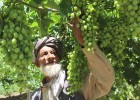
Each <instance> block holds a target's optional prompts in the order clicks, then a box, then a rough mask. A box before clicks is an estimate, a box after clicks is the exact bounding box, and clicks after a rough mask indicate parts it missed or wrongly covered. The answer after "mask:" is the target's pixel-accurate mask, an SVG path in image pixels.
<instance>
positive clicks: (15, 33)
mask: <svg viewBox="0 0 140 100" xmlns="http://www.w3.org/2000/svg"><path fill="white" fill-rule="evenodd" d="M6 4H7V5H6ZM6 4H5V6H4V7H3V11H5V12H3V18H4V28H3V37H2V41H1V48H2V49H3V51H2V52H3V54H4V56H5V57H4V62H6V64H8V65H10V66H16V68H17V69H21V68H23V67H26V66H27V65H29V64H31V62H32V57H33V56H32V50H33V42H32V39H31V38H32V30H31V29H30V27H29V25H28V23H27V22H28V19H27V15H26V13H25V11H24V6H23V5H19V4H16V3H11V2H10V3H8V2H6Z"/></svg>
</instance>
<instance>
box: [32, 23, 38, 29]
mask: <svg viewBox="0 0 140 100" xmlns="http://www.w3.org/2000/svg"><path fill="white" fill-rule="evenodd" d="M36 26H38V23H37V22H33V23H32V24H31V26H30V27H31V28H33V27H36Z"/></svg>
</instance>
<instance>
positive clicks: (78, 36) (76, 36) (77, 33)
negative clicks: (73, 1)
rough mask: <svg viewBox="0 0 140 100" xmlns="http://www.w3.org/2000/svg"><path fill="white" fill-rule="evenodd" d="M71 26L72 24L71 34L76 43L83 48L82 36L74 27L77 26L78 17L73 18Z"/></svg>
mask: <svg viewBox="0 0 140 100" xmlns="http://www.w3.org/2000/svg"><path fill="white" fill-rule="evenodd" d="M72 24H73V33H74V36H75V38H76V39H77V41H78V42H79V44H80V46H83V44H84V40H83V36H82V31H81V30H80V28H77V27H76V25H77V24H78V17H76V16H75V17H74V19H73V20H72Z"/></svg>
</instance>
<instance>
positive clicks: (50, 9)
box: [16, 0, 58, 12]
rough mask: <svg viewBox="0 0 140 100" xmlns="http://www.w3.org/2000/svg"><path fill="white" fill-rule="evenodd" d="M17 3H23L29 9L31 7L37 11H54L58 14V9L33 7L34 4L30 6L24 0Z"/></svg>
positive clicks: (18, 0)
mask: <svg viewBox="0 0 140 100" xmlns="http://www.w3.org/2000/svg"><path fill="white" fill-rule="evenodd" d="M16 2H17V3H21V4H23V5H26V6H28V7H31V8H33V9H36V10H49V11H53V12H58V11H57V10H56V9H52V8H44V7H43V6H35V5H32V4H28V3H26V2H24V1H22V0H17V1H16Z"/></svg>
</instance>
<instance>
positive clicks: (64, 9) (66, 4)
mask: <svg viewBox="0 0 140 100" xmlns="http://www.w3.org/2000/svg"><path fill="white" fill-rule="evenodd" d="M59 7H60V12H61V13H62V14H64V15H67V14H68V13H70V12H71V3H70V0H62V2H61V3H60V4H59Z"/></svg>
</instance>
